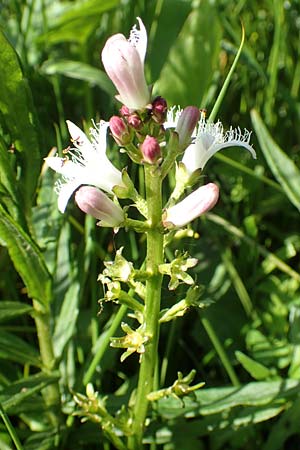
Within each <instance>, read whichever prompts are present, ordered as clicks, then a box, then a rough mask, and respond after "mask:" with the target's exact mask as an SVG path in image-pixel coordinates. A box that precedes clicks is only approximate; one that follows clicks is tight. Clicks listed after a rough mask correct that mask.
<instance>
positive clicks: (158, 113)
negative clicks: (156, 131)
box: [152, 97, 168, 124]
mask: <svg viewBox="0 0 300 450" xmlns="http://www.w3.org/2000/svg"><path fill="white" fill-rule="evenodd" d="M167 109H168V106H167V102H166V100H165V99H164V98H162V97H156V98H155V99H154V100H153V102H152V117H153V119H154V120H155V122H157V123H159V124H163V123H164V121H165V119H166V116H167Z"/></svg>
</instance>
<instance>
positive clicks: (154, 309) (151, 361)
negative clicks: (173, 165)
mask: <svg viewBox="0 0 300 450" xmlns="http://www.w3.org/2000/svg"><path fill="white" fill-rule="evenodd" d="M145 185H146V199H147V206H148V219H149V222H150V229H149V231H147V257H146V268H147V272H148V273H150V274H152V276H151V277H150V278H149V279H148V280H147V282H146V298H145V310H144V311H145V312H144V327H145V334H146V335H147V336H148V337H149V341H148V343H147V344H146V346H145V353H144V354H143V355H142V357H141V363H140V371H139V380H138V386H137V393H136V399H135V406H134V419H133V425H132V427H133V430H132V431H133V435H132V436H131V437H130V438H129V440H128V449H129V450H140V449H141V448H142V439H143V432H144V425H145V419H146V416H147V411H148V403H149V401H148V399H147V395H148V394H149V393H150V392H151V391H152V390H153V387H154V376H155V368H156V364H157V351H158V339H159V311H160V301H161V284H162V275H161V274H160V273H159V271H158V266H159V265H160V264H162V262H163V235H162V232H161V230H160V223H161V214H162V194H161V185H162V179H161V174H160V172H159V171H158V170H155V169H154V168H153V167H151V166H145Z"/></svg>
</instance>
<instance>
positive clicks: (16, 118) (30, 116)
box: [0, 30, 40, 206]
mask: <svg viewBox="0 0 300 450" xmlns="http://www.w3.org/2000/svg"><path fill="white" fill-rule="evenodd" d="M0 55H1V70H0V112H1V113H2V115H3V118H4V122H5V125H6V127H7V129H8V131H9V133H10V137H11V139H12V141H13V144H14V146H15V148H16V150H17V151H18V152H20V156H21V157H22V160H21V163H22V164H21V174H20V184H21V186H22V193H23V197H24V200H25V206H28V205H30V204H31V202H32V197H33V193H34V191H35V188H36V183H37V179H38V176H39V167H40V152H39V142H38V137H37V131H36V113H35V109H34V105H33V100H32V95H31V91H30V89H29V86H28V83H27V80H26V79H25V78H24V76H23V73H22V70H21V67H20V63H19V59H18V56H17V54H16V52H15V50H14V48H13V47H12V46H11V45H10V43H9V42H8V40H7V39H6V37H5V36H4V34H3V33H2V31H1V30H0Z"/></svg>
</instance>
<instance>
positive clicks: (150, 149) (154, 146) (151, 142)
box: [140, 136, 161, 164]
mask: <svg viewBox="0 0 300 450" xmlns="http://www.w3.org/2000/svg"><path fill="white" fill-rule="evenodd" d="M140 149H141V152H142V154H143V159H144V161H145V162H147V163H149V164H154V163H156V161H157V160H158V159H159V158H160V156H161V150H160V146H159V143H158V141H157V139H155V138H154V137H152V136H146V137H145V140H144V142H143V143H142V144H141V146H140Z"/></svg>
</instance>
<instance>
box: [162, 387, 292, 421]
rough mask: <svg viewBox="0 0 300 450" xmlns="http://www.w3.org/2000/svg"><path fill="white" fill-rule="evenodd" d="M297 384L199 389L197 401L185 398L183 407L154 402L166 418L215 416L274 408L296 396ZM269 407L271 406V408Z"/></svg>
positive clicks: (172, 402)
mask: <svg viewBox="0 0 300 450" xmlns="http://www.w3.org/2000/svg"><path fill="white" fill-rule="evenodd" d="M298 390H299V381H297V380H291V379H286V380H284V381H269V382H267V381H257V382H252V383H248V384H245V385H243V386H239V387H220V388H208V389H200V390H199V391H197V392H196V393H195V395H196V400H193V399H192V398H185V399H184V403H185V406H183V405H182V403H181V402H180V401H178V400H177V399H174V398H172V397H168V398H165V399H162V400H159V401H158V402H157V404H158V412H159V413H160V414H161V415H162V416H164V417H166V418H169V419H170V418H175V417H179V416H184V415H186V414H188V415H189V417H197V416H199V415H205V416H206V415H210V414H218V413H221V412H223V411H228V410H230V409H231V408H235V407H237V406H243V407H245V406H251V407H263V406H267V407H270V406H276V404H277V403H276V404H275V402H279V403H280V404H282V400H283V399H285V400H286V401H288V400H289V399H290V398H293V397H295V396H296V395H297V392H298ZM271 403H272V404H273V405H271Z"/></svg>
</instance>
